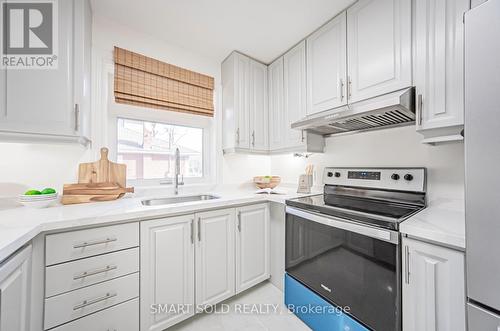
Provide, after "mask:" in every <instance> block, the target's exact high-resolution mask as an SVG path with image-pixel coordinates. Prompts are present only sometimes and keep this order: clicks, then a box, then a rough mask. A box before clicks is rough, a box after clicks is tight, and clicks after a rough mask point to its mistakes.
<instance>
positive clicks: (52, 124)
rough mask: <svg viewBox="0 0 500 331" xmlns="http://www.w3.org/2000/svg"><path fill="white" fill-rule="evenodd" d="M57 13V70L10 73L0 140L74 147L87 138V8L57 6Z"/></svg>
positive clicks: (89, 17) (68, 3)
mask: <svg viewBox="0 0 500 331" xmlns="http://www.w3.org/2000/svg"><path fill="white" fill-rule="evenodd" d="M57 8H58V15H57V17H58V24H57V25H56V26H58V45H57V49H58V57H57V58H58V66H57V69H12V68H10V69H7V70H6V73H7V74H6V75H4V77H1V78H3V79H4V80H5V81H6V86H5V87H4V88H5V92H6V95H5V105H4V104H3V102H2V111H1V114H0V134H2V135H3V136H12V137H14V138H16V137H17V138H23V139H26V138H28V137H32V138H31V139H39V138H41V139H44V138H46V139H61V140H75V141H76V140H77V139H78V138H83V140H84V141H85V140H86V139H87V138H88V136H89V132H90V130H89V116H90V61H91V59H90V49H91V24H92V14H91V9H90V4H89V2H88V1H87V0H83V1H79V0H74V1H59V2H58V6H57ZM5 76H6V77H5ZM48 82H50V84H48ZM3 84H4V83H2V84H0V87H1V86H2V85H3ZM4 106H5V108H4Z"/></svg>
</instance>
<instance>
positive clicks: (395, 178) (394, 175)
mask: <svg viewBox="0 0 500 331" xmlns="http://www.w3.org/2000/svg"><path fill="white" fill-rule="evenodd" d="M391 179H394V180H399V175H398V174H392V176H391Z"/></svg>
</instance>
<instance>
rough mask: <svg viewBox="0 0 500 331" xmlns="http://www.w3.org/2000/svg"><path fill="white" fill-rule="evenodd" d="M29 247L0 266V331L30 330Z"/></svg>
mask: <svg viewBox="0 0 500 331" xmlns="http://www.w3.org/2000/svg"><path fill="white" fill-rule="evenodd" d="M30 282H31V246H28V247H26V248H25V249H23V250H22V251H21V252H19V253H16V255H14V256H13V257H12V258H10V259H9V260H7V262H5V263H4V264H2V265H0V294H1V295H0V331H11V330H16V331H28V330H29V329H30V323H29V320H30V313H29V303H30Z"/></svg>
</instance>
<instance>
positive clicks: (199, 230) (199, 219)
mask: <svg viewBox="0 0 500 331" xmlns="http://www.w3.org/2000/svg"><path fill="white" fill-rule="evenodd" d="M198 241H201V217H198Z"/></svg>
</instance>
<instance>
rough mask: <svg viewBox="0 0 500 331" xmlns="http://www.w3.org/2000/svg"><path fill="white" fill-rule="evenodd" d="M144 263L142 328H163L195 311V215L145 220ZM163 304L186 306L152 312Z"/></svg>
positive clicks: (149, 330) (151, 330) (154, 330)
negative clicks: (180, 308) (176, 309)
mask: <svg viewBox="0 0 500 331" xmlns="http://www.w3.org/2000/svg"><path fill="white" fill-rule="evenodd" d="M140 264H141V269H140V270H141V281H140V282H141V285H140V293H141V303H140V306H141V307H140V310H141V313H140V321H141V331H161V330H164V329H166V328H168V327H170V326H172V325H174V324H176V323H179V322H180V321H182V320H184V319H186V318H188V317H190V316H192V315H194V304H195V300H194V299H195V293H194V282H195V279H194V215H185V216H178V217H170V218H165V219H157V220H151V221H147V222H141V261H140ZM159 304H161V305H177V304H185V305H186V306H185V310H179V311H175V312H173V311H169V312H162V311H157V312H156V313H154V312H152V310H151V309H152V307H158V306H156V305H159ZM152 305H153V306H152Z"/></svg>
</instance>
